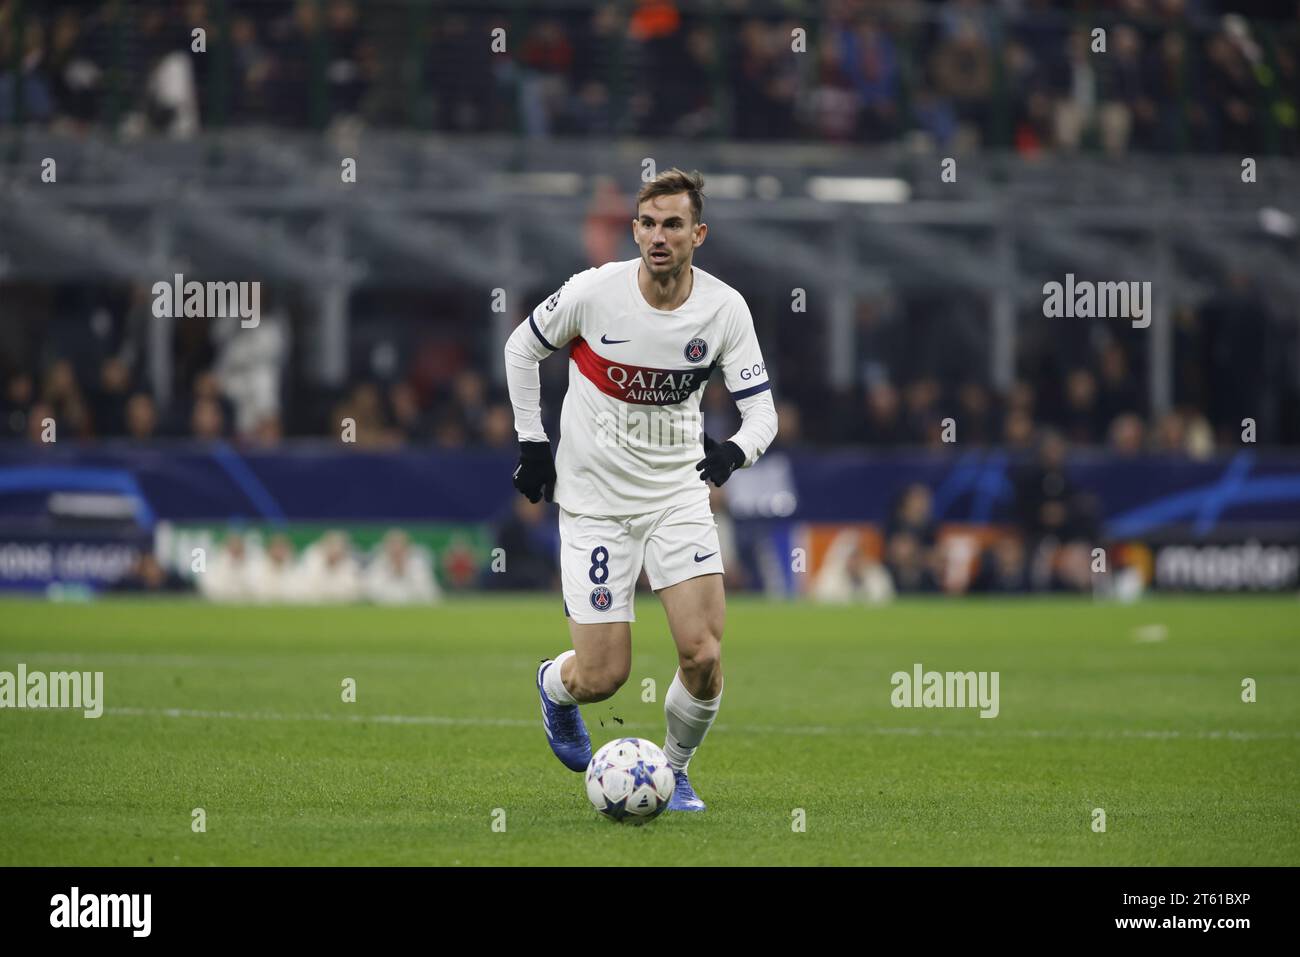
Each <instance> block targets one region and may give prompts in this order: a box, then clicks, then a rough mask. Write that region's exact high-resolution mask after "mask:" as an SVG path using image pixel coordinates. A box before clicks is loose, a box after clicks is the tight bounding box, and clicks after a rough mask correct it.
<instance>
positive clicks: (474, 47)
mask: <svg viewBox="0 0 1300 957" xmlns="http://www.w3.org/2000/svg"><path fill="white" fill-rule="evenodd" d="M16 2H17V0H2V2H0V125H3V124H5V123H8V122H12V121H13V119H14V112H15V96H16V95H17V93H18V90H17V89H16V80H17V76H16V71H15V69H14V63H15V61H17V62H19V63H20V64H21V66H20V70H21V73H22V76H21V101H20V102H19V103H18V104H17V106H18V109H20V110H21V112H22V115H23V118H24V120H25V121H27V122H34V123H40V124H54V125H64V126H73V127H75V126H77V125H79V124H81V125H84V124H91V123H103V122H110V123H116V124H119V125H121V126H122V127H123V128H124V129H126V130H127V131H136V132H140V131H144V130H150V129H152V130H161V131H166V132H170V133H173V134H176V135H182V136H184V135H190V134H192V133H193V132H195V131H196V130H198V129H200V128H203V127H205V126H211V125H222V124H228V123H264V124H271V125H275V126H278V127H300V126H325V125H328V124H329V123H331V122H336V121H341V120H355V121H360V122H363V123H368V124H370V125H374V126H416V127H420V128H425V129H443V130H454V131H473V132H481V131H508V132H520V133H523V134H525V135H528V136H549V135H572V136H594V135H600V136H606V135H612V134H619V135H624V134H625V135H641V136H662V135H671V136H682V137H692V136H719V135H721V136H727V137H734V138H739V139H787V138H803V139H815V140H822V141H856V142H873V141H884V140H894V139H897V138H899V137H910V136H916V137H921V138H924V139H926V140H928V141H929V142H931V143H933V144H934V145H936V146H938V147H940V148H944V149H947V148H950V147H954V148H963V147H964V148H972V147H978V146H979V145H981V144H992V145H996V146H999V147H1014V148H1015V149H1017V150H1019V151H1021V152H1023V153H1038V152H1042V151H1055V150H1064V151H1069V150H1075V149H1080V148H1087V149H1102V150H1106V151H1108V152H1111V153H1120V152H1123V151H1125V150H1127V149H1130V148H1132V149H1141V150H1149V151H1187V150H1195V151H1207V152H1234V153H1258V152H1274V153H1283V154H1288V155H1295V153H1296V151H1297V148H1298V139H1297V113H1298V109H1297V107H1298V103H1300V99H1298V98H1300V83H1298V74H1297V62H1296V61H1297V56H1298V55H1300V54H1298V51H1300V18H1297V17H1296V16H1295V8H1294V6H1291V5H1288V4H1287V3H1285V2H1280V3H1272V4H1269V3H1265V4H1250V3H1247V4H1233V3H1215V2H1213V0H1114V2H1110V3H1104V4H1101V5H1097V4H1092V3H1083V2H1075V3H1059V2H1056V3H1054V2H1052V0H997V2H979V0H943V2H927V3H916V2H895V3H879V2H871V0H826V2H824V3H810V4H808V5H807V10H806V11H804V10H798V11H792V10H791V5H790V4H783V3H777V2H761V0H728V2H726V3H724V4H721V5H720V7H718V8H716V9H715V8H713V7H712V5H703V4H690V3H680V4H679V3H677V2H675V0H635V2H633V3H616V2H612V0H611V2H596V3H593V4H590V5H585V6H584V5H577V4H575V5H573V6H571V7H569V6H563V7H560V8H550V9H548V8H544V7H539V8H528V7H524V6H521V5H520V4H516V3H505V2H500V0H498V2H485V3H479V4H475V5H472V6H471V5H464V4H454V5H451V8H449V9H446V10H443V11H440V13H439V15H437V16H429V15H428V11H429V9H430V8H428V7H423V6H421V5H419V4H410V3H372V4H366V5H365V6H364V8H363V6H362V4H360V3H358V2H356V0H297V2H288V0H285V2H271V0H230V2H218V0H187V2H178V3H175V4H156V5H140V6H135V5H129V4H123V3H114V2H109V0H102V2H98V3H94V2H75V3H74V2H69V0H43V2H42V3H39V4H33V3H31V2H27V3H26V4H25V9H26V17H25V28H24V30H23V35H22V37H21V39H19V38H18V37H17V36H15V34H14V31H13V29H12V28H6V27H7V26H9V22H10V21H12V20H13V19H14V15H15V8H16ZM1099 7H1100V9H1099ZM1243 7H1244V8H1245V9H1247V10H1253V11H1255V12H1262V13H1264V14H1267V15H1270V16H1272V17H1275V18H1279V20H1280V22H1274V21H1271V20H1270V21H1259V20H1248V19H1246V18H1245V17H1243V16H1240V15H1237V14H1233V13H1228V12H1226V11H1231V10H1234V9H1241V8H1243ZM1261 8H1262V9H1261ZM796 12H797V13H798V14H800V15H798V16H796V15H795V14H796ZM1082 14H1089V16H1088V17H1087V18H1081V16H1080V15H1082ZM118 17H127V18H129V21H128V24H129V25H128V28H127V30H126V31H125V33H123V34H119V33H118V32H117V26H118V21H117V18H118ZM1094 19H1098V22H1099V23H1100V24H1101V25H1103V26H1107V27H1108V34H1107V38H1106V50H1105V55H1098V54H1096V53H1094V52H1093V50H1092V44H1093V39H1092V37H1091V34H1090V32H1089V31H1090V29H1091V27H1092V26H1093V25H1096V24H1094V23H1093V20H1094ZM200 28H201V29H203V30H205V31H206V37H207V40H206V44H207V51H208V55H206V56H197V57H196V56H190V55H189V54H190V50H191V44H192V36H193V31H194V30H195V29H200ZM496 28H502V29H504V30H505V31H506V32H505V34H504V36H505V48H504V50H501V49H499V47H498V49H496V50H494V49H493V47H492V46H491V45H490V43H489V39H490V37H491V36H492V31H493V30H494V29H496ZM798 29H803V30H805V31H807V34H806V36H805V37H803V39H802V41H795V39H794V34H793V33H792V31H795V30H798ZM124 40H125V42H123V41H124ZM795 42H802V44H803V51H802V52H796V50H795V49H792V45H793V44H794V43H795ZM16 43H18V44H21V57H19V56H17V55H16V53H17V52H18V51H16V50H15V49H14V45H15V44H16ZM648 78H652V81H648ZM413 84H414V85H418V89H419V94H420V95H418V96H413V95H412V86H413Z"/></svg>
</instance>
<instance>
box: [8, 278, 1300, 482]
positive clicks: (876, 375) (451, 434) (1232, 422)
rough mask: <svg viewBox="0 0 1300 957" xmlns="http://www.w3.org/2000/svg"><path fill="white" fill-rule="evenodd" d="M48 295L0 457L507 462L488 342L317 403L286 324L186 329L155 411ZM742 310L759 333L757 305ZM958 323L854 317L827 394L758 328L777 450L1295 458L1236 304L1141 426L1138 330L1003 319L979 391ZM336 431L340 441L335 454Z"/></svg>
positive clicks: (816, 353)
mask: <svg viewBox="0 0 1300 957" xmlns="http://www.w3.org/2000/svg"><path fill="white" fill-rule="evenodd" d="M67 291H68V295H67V296H66V297H61V296H56V300H58V301H57V302H56V303H55V305H54V307H53V308H51V309H49V310H48V311H44V312H43V311H41V310H37V311H36V312H34V313H32V314H31V315H30V316H28V317H26V318H22V317H21V316H22V315H23V313H24V310H22V309H21V308H18V307H16V306H15V308H13V309H10V310H6V314H7V316H8V318H6V321H5V323H4V324H3V327H0V438H9V439H19V440H21V439H26V440H28V441H31V442H33V443H40V442H42V441H43V440H44V436H43V433H44V430H45V423H46V422H47V420H53V421H54V422H55V423H56V424H57V438H58V439H59V440H60V441H67V440H89V439H125V440H129V441H151V440H155V439H164V438H170V439H190V440H195V441H200V442H208V441H217V440H225V441H231V442H235V443H238V444H240V445H242V446H245V447H269V446H274V445H276V444H278V443H279V442H280V441H281V440H282V439H283V438H285V437H291V438H304V437H317V438H322V439H328V440H330V441H333V442H338V441H340V440H343V441H348V442H351V443H353V444H355V446H356V447H359V448H392V447H398V446H402V445H406V444H417V445H431V446H437V447H441V448H463V447H480V448H498V449H510V448H513V447H514V443H515V433H514V416H513V412H512V410H511V407H510V404H509V399H508V396H507V395H506V393H505V391H504V388H503V386H502V385H501V384H500V383H497V382H494V381H493V380H492V378H491V376H490V372H491V369H492V368H493V366H492V363H496V362H498V358H497V357H496V355H495V354H494V353H492V352H491V351H490V346H491V336H490V332H491V330H490V328H489V326H488V324H485V323H481V322H474V321H473V320H472V319H471V320H467V319H465V318H464V317H463V316H462V317H460V318H455V317H447V321H446V322H445V323H444V322H439V323H424V324H418V323H410V324H409V326H408V328H407V329H406V331H405V332H403V333H402V334H403V335H409V336H412V337H414V338H413V340H412V342H410V343H409V348H407V347H405V346H403V347H401V348H398V347H397V346H394V345H392V344H391V343H389V345H387V346H385V348H386V349H388V351H391V352H394V353H400V354H395V355H394V356H393V357H391V361H387V360H386V361H385V362H384V363H380V364H376V363H374V362H372V361H371V356H370V355H369V354H367V353H366V349H365V345H364V342H363V344H362V345H361V346H360V347H359V348H360V351H361V352H362V355H360V357H359V358H358V359H357V360H356V361H355V362H354V364H353V365H354V367H353V369H351V370H350V374H349V376H348V378H347V381H346V384H345V385H343V386H341V387H338V388H326V387H323V386H320V385H319V384H317V383H315V382H313V380H312V379H311V377H310V376H308V375H306V374H305V372H304V369H305V368H306V365H307V363H306V360H305V358H304V356H303V354H302V349H303V348H304V346H305V344H306V343H307V342H308V341H309V339H310V333H309V328H310V327H309V325H307V320H308V319H309V318H310V314H309V313H308V312H303V313H297V312H295V311H294V310H278V309H275V308H273V309H272V310H270V311H269V312H268V314H267V315H264V316H263V319H262V322H261V323H260V324H259V326H258V327H257V328H255V329H240V328H239V326H238V324H236V323H229V322H224V323H223V322H222V321H220V320H218V321H214V322H209V321H207V320H186V321H185V322H184V323H177V324H176V325H175V327H174V328H175V329H176V333H177V334H176V338H175V341H174V342H173V344H172V350H173V355H172V368H173V375H172V376H171V377H170V378H169V379H168V381H167V383H166V388H165V389H157V388H155V382H154V380H153V378H152V377H151V370H150V362H149V347H148V336H149V332H150V330H149V320H148V319H147V318H141V316H142V314H141V312H140V310H139V306H138V304H136V305H132V303H133V302H135V300H134V299H133V298H132V296H131V295H130V294H127V295H119V294H116V293H113V292H111V291H105V290H102V289H98V288H93V287H76V288H73V289H69V290H67ZM0 296H5V293H4V292H3V289H2V287H0ZM18 298H19V297H18V296H14V297H12V299H10V305H11V306H14V305H15V302H14V301H15V300H17V299H18ZM751 305H752V306H753V308H754V311H755V314H756V316H757V317H759V319H761V318H762V312H763V310H764V309H765V308H766V307H767V304H765V303H764V302H763V301H762V300H759V299H754V300H751ZM963 308H965V307H964V306H960V305H957V306H955V307H954V308H953V309H949V308H948V306H947V305H946V304H945V303H944V302H943V301H936V300H931V299H928V298H927V299H926V300H925V301H924V302H917V303H907V302H897V301H894V300H893V299H889V300H864V301H862V302H861V303H860V304H859V310H858V323H857V329H856V338H857V350H858V353H857V362H856V366H855V369H856V374H855V376H854V379H853V381H852V383H851V384H850V385H849V386H848V387H845V388H839V389H836V388H832V387H831V386H830V385H829V384H828V382H827V377H826V376H825V375H818V374H812V373H811V370H815V369H819V368H824V367H825V364H826V359H825V355H824V349H823V343H824V332H825V330H824V320H823V319H821V318H820V317H819V316H816V315H810V316H808V317H806V318H803V319H802V320H801V321H800V322H797V323H795V322H790V321H788V320H786V321H781V320H780V319H774V321H772V322H771V323H769V324H768V325H767V326H762V324H761V322H760V327H761V328H762V329H764V330H767V331H763V332H761V333H760V335H761V336H762V337H763V338H764V352H765V355H767V356H768V363H769V366H770V368H771V369H772V372H773V380H774V382H775V386H776V398H777V402H778V405H779V409H778V412H779V414H780V418H781V432H780V435H779V437H778V439H777V441H778V443H779V444H780V445H781V446H783V447H790V446H799V445H813V446H828V445H851V446H857V447H862V448H871V449H888V448H898V447H930V448H936V449H943V448H951V447H954V446H952V445H950V444H948V443H945V442H944V441H943V432H944V428H943V422H944V420H945V419H948V418H951V419H952V420H953V422H954V423H955V427H956V433H955V436H954V438H955V447H956V448H958V449H962V450H965V449H969V448H980V447H993V446H997V447H1002V448H1007V449H1010V450H1012V451H1018V452H1027V451H1028V450H1030V449H1031V448H1032V447H1033V446H1034V444H1035V443H1036V441H1037V439H1038V437H1039V436H1040V434H1041V432H1042V431H1043V430H1044V429H1054V430H1056V431H1058V432H1059V433H1060V434H1061V435H1062V436H1063V437H1064V438H1065V439H1066V440H1067V441H1069V442H1070V443H1071V444H1072V445H1076V446H1084V447H1098V448H1100V447H1104V448H1107V449H1109V450H1111V451H1112V452H1114V453H1116V454H1120V455H1138V454H1145V453H1164V454H1182V455H1188V456H1192V457H1204V456H1207V455H1210V454H1212V453H1213V452H1214V451H1215V450H1216V449H1223V448H1232V447H1239V446H1240V443H1241V421H1242V419H1243V418H1244V417H1250V418H1253V419H1254V420H1255V421H1256V430H1257V432H1256V441H1257V442H1258V443H1259V444H1261V445H1278V444H1282V445H1295V444H1300V421H1298V420H1297V418H1296V417H1295V416H1294V415H1293V414H1290V413H1289V412H1288V409H1290V410H1292V411H1293V410H1294V408H1295V407H1296V403H1297V402H1300V396H1297V395H1296V390H1295V382H1296V381H1298V380H1297V376H1296V374H1295V372H1294V364H1295V362H1296V359H1295V357H1296V356H1297V355H1300V344H1298V343H1297V342H1296V329H1295V328H1294V326H1292V325H1289V324H1286V323H1283V322H1280V321H1278V320H1277V319H1276V318H1275V317H1274V316H1273V314H1272V313H1271V311H1270V309H1269V307H1268V305H1267V304H1266V303H1265V302H1263V301H1262V300H1261V299H1259V298H1258V297H1256V296H1254V295H1253V294H1252V293H1251V291H1250V288H1249V284H1248V283H1241V284H1235V285H1232V286H1230V288H1228V289H1225V290H1224V291H1223V292H1221V293H1219V294H1217V295H1215V296H1213V297H1211V298H1210V299H1208V300H1206V301H1205V302H1203V303H1202V304H1201V305H1200V306H1198V307H1197V308H1195V309H1193V308H1182V309H1179V310H1178V311H1177V312H1176V313H1175V316H1174V322H1175V333H1174V344H1173V368H1172V370H1171V380H1172V396H1171V399H1172V402H1171V407H1170V409H1169V410H1168V411H1165V412H1163V413H1161V414H1153V413H1152V410H1151V407H1150V401H1149V400H1150V396H1149V390H1148V386H1147V383H1148V355H1147V349H1148V348H1149V337H1148V336H1145V335H1142V334H1141V333H1144V332H1145V331H1146V330H1135V331H1130V330H1128V329H1121V330H1112V329H1108V328H1098V327H1097V324H1095V323H1093V324H1090V323H1075V324H1073V325H1062V324H1061V323H1059V322H1057V321H1054V320H1047V319H1044V318H1043V317H1042V316H1041V315H1025V316H1022V317H1021V319H1020V330H1021V333H1020V337H1021V340H1022V342H1021V354H1020V355H1019V357H1018V361H1017V368H1016V371H1017V378H1016V380H1015V382H1014V383H1013V384H1012V386H1011V387H1010V388H1008V389H1006V390H998V389H995V388H994V387H993V386H992V385H991V384H990V383H989V382H988V380H987V376H986V369H985V368H982V367H983V366H985V365H986V360H985V359H983V358H982V353H983V350H984V349H985V348H986V345H987V343H986V341H985V340H984V339H983V338H982V337H980V336H975V337H974V338H971V337H970V332H969V325H967V326H965V327H964V326H963V323H962V321H960V317H959V314H960V311H961V309H963ZM143 315H144V316H147V310H146V311H145V312H144V313H143ZM355 325H356V327H357V329H356V330H354V331H355V334H356V338H358V339H359V340H365V339H366V338H367V337H366V333H365V329H366V323H365V317H364V315H362V316H359V317H358V319H357V321H356V323H355ZM963 328H966V332H965V333H963ZM434 330H438V331H437V332H436V333H435V332H434ZM295 332H296V334H295ZM963 335H965V336H966V338H963ZM425 336H427V338H426V337H425ZM449 336H450V338H449ZM372 351H373V350H372ZM381 351H382V350H381ZM541 375H542V387H543V413H544V417H545V422H546V425H547V428H548V430H550V431H552V432H553V433H554V434H558V418H559V413H560V407H561V403H562V399H563V395H564V392H565V389H566V387H567V382H568V369H567V363H566V362H564V361H562V360H556V361H553V362H548V363H543V364H542V367H541ZM720 383H721V379H720V376H719V377H716V381H715V382H714V383H713V387H712V388H709V389H707V390H706V391H705V393H704V402H703V414H704V425H705V429H706V431H708V432H709V433H710V434H712V435H730V434H732V433H733V432H734V431H735V429H736V428H737V427H738V426H739V419H738V416H737V412H736V409H735V406H734V403H732V402H731V401H730V399H729V398H728V396H727V395H726V394H725V393H726V390H725V388H723V387H722V386H721V384H720ZM344 422H350V423H351V424H352V427H351V429H349V430H348V434H347V435H346V436H345V435H344V432H343V429H342V428H341V424H342V423H344Z"/></svg>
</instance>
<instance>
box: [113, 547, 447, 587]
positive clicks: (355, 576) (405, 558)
mask: <svg viewBox="0 0 1300 957" xmlns="http://www.w3.org/2000/svg"><path fill="white" fill-rule="evenodd" d="M196 562H197V564H196ZM182 571H184V572H188V574H182ZM190 589H197V590H198V593H199V594H200V595H201V596H203V597H204V598H206V599H208V600H209V601H214V602H230V603H243V604H279V603H288V604H334V603H350V602H360V601H367V602H372V603H374V604H377V605H416V604H430V603H433V602H436V601H439V600H440V599H441V598H442V589H441V587H440V586H439V585H438V580H437V578H436V576H435V575H434V571H433V560H432V556H431V555H430V554H429V553H428V552H427V550H425V549H424V548H421V547H418V546H415V545H413V544H412V543H411V540H410V537H409V536H408V535H407V534H406V533H405V532H404V531H402V530H400V529H391V530H390V531H389V532H388V533H387V534H386V535H385V536H384V537H383V539H382V541H380V543H379V544H378V545H376V546H375V548H374V549H373V550H372V551H371V553H370V554H368V555H367V554H361V553H359V552H358V551H357V549H356V548H354V547H353V544H352V542H351V539H350V538H349V536H348V534H347V533H346V532H342V531H332V532H327V533H325V534H324V535H322V536H321V537H320V539H318V540H317V541H315V542H313V543H312V544H310V545H308V546H307V547H306V548H304V549H303V550H302V553H301V554H298V553H297V552H296V550H295V548H294V545H293V543H292V541H290V539H289V537H288V536H287V535H284V534H273V535H271V536H270V537H269V538H268V539H267V541H266V543H265V546H263V544H262V542H261V539H260V537H257V536H248V535H244V534H243V533H241V532H239V531H237V530H236V531H230V532H228V533H227V534H226V535H225V536H224V538H223V539H222V541H221V544H220V545H219V546H218V547H217V548H215V549H214V550H213V551H212V553H211V554H210V555H209V554H208V553H207V552H206V551H204V552H203V553H202V557H201V558H199V559H192V560H191V561H190V563H189V567H188V568H185V569H183V570H178V569H175V568H167V567H166V566H165V565H164V563H161V562H159V560H158V558H157V556H155V555H154V554H153V553H152V552H146V553H144V554H142V555H141V556H140V558H139V560H138V561H137V563H136V566H135V568H134V569H133V570H132V572H131V574H130V575H129V576H127V577H126V578H125V579H124V580H123V581H122V582H121V583H120V584H119V585H118V590H120V591H128V592H162V591H187V590H190Z"/></svg>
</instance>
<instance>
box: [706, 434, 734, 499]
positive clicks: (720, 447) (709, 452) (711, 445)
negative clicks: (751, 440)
mask: <svg viewBox="0 0 1300 957" xmlns="http://www.w3.org/2000/svg"><path fill="white" fill-rule="evenodd" d="M744 464H745V453H744V452H742V451H740V446H739V445H737V444H736V443H735V442H715V441H713V439H711V438H709V437H708V435H707V434H705V435H704V458H702V459H700V460H699V461H698V462H696V463H695V471H697V472H699V473H700V481H702V482H712V483H713V484H714V485H716V486H718V488H721V487H722V483H724V482H725V481H727V479H729V478H731V473H732V472H734V471H736V469H738V468H740V467H741V466H742V465H744Z"/></svg>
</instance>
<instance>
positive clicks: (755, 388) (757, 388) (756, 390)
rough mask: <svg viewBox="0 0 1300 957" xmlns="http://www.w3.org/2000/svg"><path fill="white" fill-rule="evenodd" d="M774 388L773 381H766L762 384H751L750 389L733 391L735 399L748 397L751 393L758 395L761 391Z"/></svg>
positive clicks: (732, 395) (732, 394)
mask: <svg viewBox="0 0 1300 957" xmlns="http://www.w3.org/2000/svg"><path fill="white" fill-rule="evenodd" d="M770 388H772V383H771V382H770V381H769V382H764V383H763V384H762V385H755V386H750V387H749V388H748V389H741V390H740V391H739V392H733V393H731V397H732V398H733V399H737V400H739V399H748V398H749V397H750V396H751V395H758V394H759V393H760V392H766V391H767V390H768V389H770Z"/></svg>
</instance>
